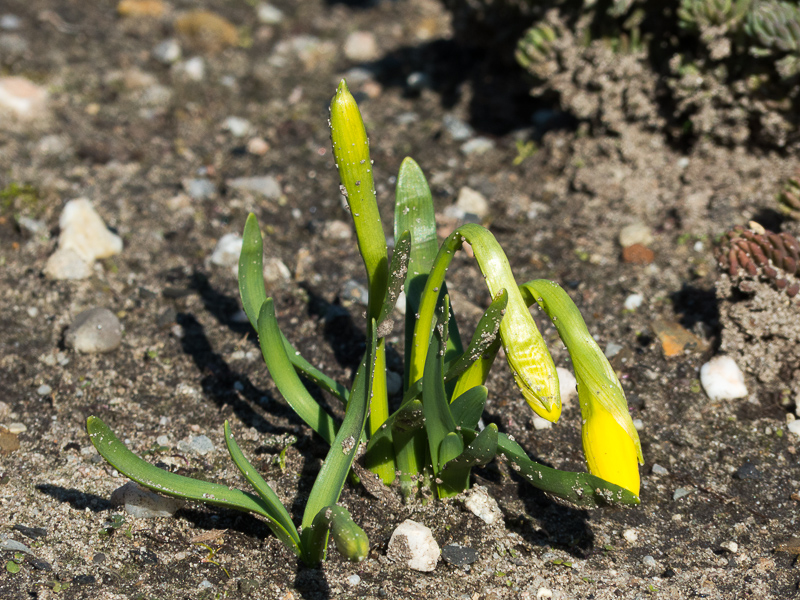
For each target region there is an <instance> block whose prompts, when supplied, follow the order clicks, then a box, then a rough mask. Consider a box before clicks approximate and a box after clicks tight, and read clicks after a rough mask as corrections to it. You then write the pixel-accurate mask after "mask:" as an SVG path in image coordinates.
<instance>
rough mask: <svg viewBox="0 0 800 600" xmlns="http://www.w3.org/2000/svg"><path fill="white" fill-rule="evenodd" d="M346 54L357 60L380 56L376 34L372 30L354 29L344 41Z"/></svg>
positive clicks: (368, 59)
mask: <svg viewBox="0 0 800 600" xmlns="http://www.w3.org/2000/svg"><path fill="white" fill-rule="evenodd" d="M344 55H345V56H346V57H347V58H349V59H350V60H352V61H355V62H367V61H370V60H375V59H377V58H378V57H379V56H380V51H379V50H378V43H377V42H376V41H375V34H373V33H372V32H370V31H354V32H353V33H351V34H350V35H349V36H347V40H345V42H344Z"/></svg>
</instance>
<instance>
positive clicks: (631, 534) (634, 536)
mask: <svg viewBox="0 0 800 600" xmlns="http://www.w3.org/2000/svg"><path fill="white" fill-rule="evenodd" d="M622 537H623V538H625V541H626V542H628V543H629V544H635V543H636V542H637V540H638V539H639V534H638V533H636V530H635V529H626V530H625V531H623V532H622Z"/></svg>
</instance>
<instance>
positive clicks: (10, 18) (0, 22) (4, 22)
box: [0, 13, 22, 31]
mask: <svg viewBox="0 0 800 600" xmlns="http://www.w3.org/2000/svg"><path fill="white" fill-rule="evenodd" d="M21 27H22V19H20V18H19V17H18V16H17V15H12V14H11V13H8V14H5V15H2V16H0V29H5V30H6V31H16V30H17V29H20V28H21Z"/></svg>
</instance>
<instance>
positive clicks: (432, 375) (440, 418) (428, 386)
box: [422, 301, 456, 472]
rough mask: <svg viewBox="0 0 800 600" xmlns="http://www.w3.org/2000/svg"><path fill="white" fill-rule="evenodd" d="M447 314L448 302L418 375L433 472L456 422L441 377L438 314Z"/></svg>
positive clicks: (442, 344) (441, 310)
mask: <svg viewBox="0 0 800 600" xmlns="http://www.w3.org/2000/svg"><path fill="white" fill-rule="evenodd" d="M448 314H449V303H448V302H447V301H445V305H444V306H443V307H441V309H440V316H439V319H438V323H437V325H436V328H435V333H434V335H433V336H432V340H431V344H430V346H429V347H428V357H427V360H426V362H425V372H424V375H423V376H422V410H423V414H424V416H425V431H426V433H427V434H428V449H429V451H430V453H431V460H432V462H433V468H434V472H438V470H439V464H440V461H439V448H440V446H441V444H442V440H444V438H445V436H446V435H447V434H448V433H451V432H454V431H455V430H456V423H455V420H454V419H453V415H452V414H451V413H450V403H449V402H448V401H447V396H446V395H445V389H444V378H443V376H442V368H443V361H444V359H443V356H442V355H443V354H444V339H443V336H444V335H446V334H445V332H444V326H445V323H446V321H447V319H446V317H443V316H442V315H448Z"/></svg>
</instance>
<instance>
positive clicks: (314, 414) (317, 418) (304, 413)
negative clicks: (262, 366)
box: [258, 298, 349, 444]
mask: <svg viewBox="0 0 800 600" xmlns="http://www.w3.org/2000/svg"><path fill="white" fill-rule="evenodd" d="M280 340H281V332H280V329H278V321H277V320H276V319H275V308H274V307H273V302H272V298H269V299H267V300H266V301H265V302H264V304H262V305H261V310H260V312H259V315H258V341H259V343H260V344H261V354H262V355H263V356H264V362H266V363H267V368H268V369H269V372H270V375H271V376H272V379H273V381H274V382H275V385H276V386H278V389H279V390H280V392H281V394H282V395H283V397H284V398H285V399H286V402H288V403H289V405H290V406H291V407H292V409H293V410H294V411H295V412H296V413H297V415H298V416H299V417H300V418H301V419H303V421H305V422H306V423H307V424H308V426H309V427H311V429H313V430H314V431H316V432H317V433H318V434H319V435H320V436H321V437H322V438H323V439H324V440H325V441H326V442H328V443H329V444H330V443H332V441H333V438H334V436H335V435H336V423H335V422H334V420H333V417H331V416H330V415H329V414H328V413H327V412H326V411H325V409H324V408H322V407H321V406H320V405H319V404H318V403H317V401H316V400H314V398H313V397H312V396H311V394H309V393H308V390H307V389H306V387H305V386H304V385H303V382H302V381H300V377H298V375H297V373H295V371H294V368H293V367H292V364H291V362H290V360H289V357H288V356H287V354H286V348H285V346H284V345H283V344H282V343H281V341H280ZM348 405H349V403H348Z"/></svg>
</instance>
